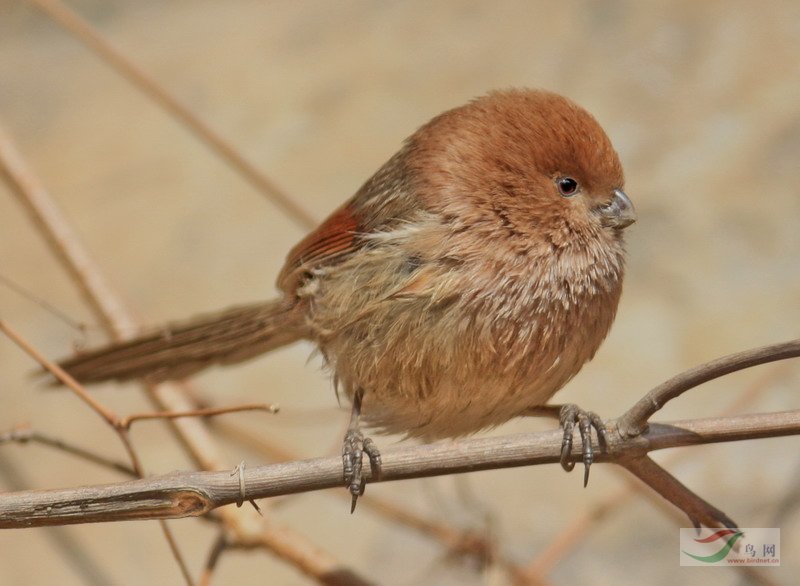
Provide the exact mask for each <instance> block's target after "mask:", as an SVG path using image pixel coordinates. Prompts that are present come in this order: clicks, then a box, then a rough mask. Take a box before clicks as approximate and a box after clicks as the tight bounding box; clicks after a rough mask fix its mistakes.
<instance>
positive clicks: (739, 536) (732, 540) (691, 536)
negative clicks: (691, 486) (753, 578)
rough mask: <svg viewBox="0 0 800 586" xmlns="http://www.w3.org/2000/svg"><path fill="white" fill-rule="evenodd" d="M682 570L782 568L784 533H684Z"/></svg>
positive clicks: (767, 530)
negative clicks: (734, 567) (743, 567)
mask: <svg viewBox="0 0 800 586" xmlns="http://www.w3.org/2000/svg"><path fill="white" fill-rule="evenodd" d="M680 540H681V556H680V557H681V565H682V566H731V565H740V566H765V565H770V566H780V564H781V559H780V556H781V530H780V529H779V528H777V527H771V528H747V529H744V528H743V529H738V528H735V529H734V528H729V529H717V530H714V529H703V530H702V531H697V530H696V529H681V533H680Z"/></svg>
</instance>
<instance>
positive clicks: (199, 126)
mask: <svg viewBox="0 0 800 586" xmlns="http://www.w3.org/2000/svg"><path fill="white" fill-rule="evenodd" d="M28 1H29V2H30V3H31V4H33V5H34V6H36V7H37V8H39V9H41V10H42V11H43V12H44V13H45V14H46V15H47V16H49V17H50V18H52V19H53V20H54V21H55V22H56V23H58V24H59V25H61V26H62V27H64V28H65V29H66V30H67V31H69V32H70V33H71V34H72V35H74V36H75V38H77V39H78V40H79V41H81V42H82V43H83V44H84V45H86V47H88V48H89V50H91V51H92V52H93V53H94V54H95V55H97V56H98V57H100V58H101V59H102V60H103V61H105V62H106V63H107V64H108V65H109V66H111V67H112V68H113V69H114V70H115V71H116V72H117V73H119V74H120V75H122V76H123V77H124V78H125V79H127V80H128V81H129V82H130V83H131V84H133V85H134V86H135V87H136V88H138V89H139V90H141V91H142V92H144V93H145V94H146V95H147V96H149V97H150V98H151V99H152V100H153V101H154V102H155V103H156V104H158V105H159V106H161V107H162V108H163V109H164V110H165V111H167V112H168V113H169V114H171V115H172V116H173V117H174V118H175V119H176V120H177V121H178V122H180V123H181V124H183V125H184V126H185V127H186V128H188V129H189V130H190V131H191V132H192V133H193V134H194V135H195V136H196V137H197V138H198V139H200V141H201V142H203V143H204V144H205V145H206V146H208V147H209V148H210V149H211V150H212V151H213V152H214V153H215V154H216V155H217V156H219V157H220V158H221V159H222V160H224V161H225V162H226V163H228V164H229V165H230V166H231V167H232V168H233V169H235V170H236V171H237V172H238V173H239V174H240V175H241V176H242V177H244V178H245V179H246V180H247V181H249V182H250V184H251V185H253V186H254V187H255V188H256V189H257V190H258V191H260V192H261V193H262V194H263V195H264V196H266V197H267V199H269V200H270V201H271V202H272V203H274V204H275V205H276V206H277V207H278V208H279V209H280V210H281V211H283V212H284V213H285V214H286V215H287V216H289V217H290V218H291V219H292V221H294V222H295V223H296V224H297V226H298V227H300V228H303V229H304V230H309V229H311V228H313V227H314V226H315V225H316V224H317V222H316V220H315V219H314V217H313V216H312V215H311V214H310V213H308V212H307V211H306V210H305V209H304V208H303V207H301V206H300V205H298V204H297V203H296V202H295V201H294V200H293V199H292V198H291V197H289V196H288V195H287V194H286V193H284V192H283V191H282V190H280V189H279V188H278V187H277V186H276V185H275V184H274V183H273V182H272V181H270V179H269V178H267V176H266V175H265V174H264V173H262V172H261V171H260V170H259V169H258V168H257V167H256V166H255V165H253V164H252V163H251V162H250V161H248V160H247V159H246V158H245V157H244V156H243V155H242V154H241V153H240V152H239V151H238V150H237V149H236V147H234V146H233V145H232V144H231V143H230V142H228V141H227V140H225V139H224V138H223V137H222V136H221V135H220V134H219V133H218V132H217V131H215V130H214V129H213V128H211V126H209V125H208V124H206V123H205V122H204V121H203V120H202V119H201V118H200V117H199V116H198V115H197V114H195V113H194V112H192V111H191V110H190V109H189V108H188V107H187V106H186V105H185V104H183V103H181V101H180V100H179V99H178V98H176V97H175V96H174V95H172V94H171V93H169V92H168V91H167V90H166V89H165V88H164V87H162V86H161V85H160V84H158V83H157V82H156V81H155V79H153V78H152V77H151V76H150V75H148V74H147V73H145V71H144V70H143V69H142V68H141V67H140V66H139V65H137V64H135V63H134V62H133V61H132V60H131V59H129V58H128V57H126V56H125V55H124V54H123V53H122V52H121V51H120V50H119V49H117V48H116V47H115V46H114V45H113V44H112V43H111V42H110V41H109V40H108V39H106V38H105V37H104V36H103V35H101V34H100V33H99V32H98V31H97V29H95V28H94V27H93V26H92V25H91V24H90V23H89V22H88V21H87V20H85V19H84V18H82V17H81V16H79V15H78V14H77V13H76V12H74V11H73V10H71V9H70V8H69V7H68V6H67V5H65V4H64V3H63V2H60V1H59V0H28Z"/></svg>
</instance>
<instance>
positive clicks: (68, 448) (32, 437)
mask: <svg viewBox="0 0 800 586" xmlns="http://www.w3.org/2000/svg"><path fill="white" fill-rule="evenodd" d="M5 442H16V443H20V444H27V443H37V444H41V445H43V446H48V447H51V448H55V449H57V450H60V451H62V452H66V453H67V454H72V455H73V456H77V457H78V458H81V459H83V460H86V461H88V462H92V463H93V464H99V465H100V466H103V467H105V468H109V469H111V470H115V471H117V472H122V473H123V474H125V475H127V476H133V477H135V476H136V471H135V470H134V469H133V468H131V467H130V466H128V465H127V464H125V463H123V462H118V461H116V460H111V459H110V458H106V457H105V456H101V455H99V454H95V453H94V452H90V451H89V450H86V449H84V448H81V447H79V446H76V445H73V444H71V443H69V442H66V441H64V440H62V439H58V438H54V437H52V436H49V435H47V434H44V433H42V432H40V431H34V430H33V429H31V427H30V426H28V425H20V426H17V427H15V428H14V429H12V430H11V431H8V432H6V433H2V434H0V444H2V443H5Z"/></svg>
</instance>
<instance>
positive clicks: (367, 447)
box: [342, 429, 381, 513]
mask: <svg viewBox="0 0 800 586" xmlns="http://www.w3.org/2000/svg"><path fill="white" fill-rule="evenodd" d="M364 454H366V455H367V457H368V458H369V465H370V470H371V472H372V479H373V480H376V479H377V478H378V477H379V476H380V473H381V453H380V452H379V451H378V447H377V446H376V445H375V442H373V441H372V440H371V439H370V438H368V437H366V438H365V437H364V434H363V433H361V431H360V430H357V429H356V430H349V431H348V432H347V433H346V434H345V436H344V443H343V445H342V469H343V476H344V483H345V486H347V489H348V490H349V491H350V495H351V496H352V501H351V504H350V513H352V512H353V511H355V510H356V503H357V502H358V497H360V496H361V495H363V494H364V489H365V488H366V486H367V479H366V478H364V476H363V474H362V466H363V463H362V457H363V455H364Z"/></svg>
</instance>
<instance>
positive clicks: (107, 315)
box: [0, 126, 366, 584]
mask: <svg viewBox="0 0 800 586" xmlns="http://www.w3.org/2000/svg"><path fill="white" fill-rule="evenodd" d="M0 174H2V176H4V177H6V178H7V179H8V182H9V185H10V186H11V187H12V191H13V192H14V193H15V194H17V195H18V196H19V199H20V201H21V202H22V203H23V205H24V206H25V208H26V209H27V210H28V211H29V213H30V214H31V216H32V217H33V219H34V223H35V225H36V226H37V228H39V231H40V232H41V234H42V235H43V236H44V237H45V239H46V240H47V242H48V243H49V244H50V246H51V249H52V250H53V252H54V254H55V255H56V256H57V258H58V259H59V260H60V261H61V263H62V265H63V266H64V267H65V268H66V270H67V272H68V273H69V275H70V276H71V277H72V278H73V280H74V281H75V283H76V285H77V286H78V287H79V289H80V290H81V292H82V293H83V295H84V297H85V298H86V300H87V301H88V303H89V304H90V306H91V308H92V309H93V310H94V312H95V314H96V315H97V316H98V317H99V318H100V319H101V321H102V323H103V325H104V326H105V328H106V330H107V331H108V332H109V334H110V335H111V336H112V337H113V338H114V339H122V338H124V337H125V336H126V335H130V334H131V333H133V332H135V331H136V329H137V323H136V320H135V319H134V317H133V315H132V313H131V312H130V311H129V310H128V309H127V308H126V307H125V306H124V304H123V303H122V301H121V299H120V296H119V295H118V294H117V293H116V292H115V291H114V290H113V289H112V288H111V286H110V285H109V284H108V282H107V281H106V279H105V278H104V277H103V274H102V271H101V270H100V267H99V266H97V264H96V263H95V262H94V261H93V259H92V258H91V257H90V256H89V254H88V253H87V251H86V249H85V248H84V246H83V245H82V243H81V242H80V240H79V238H78V237H77V235H76V234H75V232H74V231H73V230H72V228H71V226H70V225H69V224H68V223H67V221H66V220H65V218H64V216H63V215H62V214H61V212H60V210H59V209H58V207H57V206H56V205H55V203H54V202H53V201H52V199H51V198H50V196H49V194H48V193H47V191H46V190H45V188H44V186H43V185H42V183H41V182H40V181H39V180H38V178H37V177H36V176H35V175H34V174H33V172H32V171H31V170H30V169H29V168H28V166H27V165H26V164H25V162H24V161H23V159H22V156H21V155H20V154H19V152H18V151H17V149H16V148H15V146H14V144H13V143H12V141H11V139H10V138H9V137H8V136H7V135H6V134H4V133H3V131H2V126H0ZM145 390H146V391H147V393H148V396H149V398H150V399H151V400H152V401H153V402H154V403H155V404H156V405H157V407H158V408H159V410H160V411H172V412H183V411H191V410H193V409H195V406H194V405H193V404H192V402H191V401H190V400H188V399H187V398H186V397H185V396H184V394H183V393H182V391H181V390H180V387H179V386H177V385H173V384H162V385H157V386H154V385H145ZM171 425H172V427H173V429H174V430H175V431H176V433H177V434H178V437H179V438H180V440H181V442H182V443H183V445H184V446H185V447H186V448H187V449H188V451H189V452H190V454H191V455H192V457H193V458H194V459H195V460H196V461H197V462H198V464H199V465H200V466H201V467H203V468H205V469H207V470H213V469H220V468H222V467H223V465H222V464H221V462H222V457H221V456H220V452H219V449H218V448H217V445H216V442H215V441H214V439H213V437H212V436H211V434H210V433H209V432H208V429H207V427H206V426H205V425H204V423H203V421H202V420H200V419H197V418H180V419H174V420H171ZM125 433H127V431H125ZM219 517H220V518H221V519H222V520H223V522H224V523H225V526H226V527H227V528H228V529H229V530H230V531H231V532H232V534H233V535H234V536H235V539H236V540H238V542H240V543H242V544H244V545H250V546H253V545H257V546H259V547H263V548H265V549H267V550H268V551H271V552H273V553H274V554H275V555H276V556H278V557H279V558H281V559H283V560H284V561H286V562H288V563H290V564H291V565H293V566H294V567H295V568H297V569H298V570H300V571H302V572H304V573H305V574H307V575H309V576H311V577H313V578H314V579H316V580H318V581H319V582H322V583H330V582H331V581H333V580H348V581H350V582H351V583H354V584H355V583H366V581H364V580H363V579H361V578H360V577H358V576H357V575H356V574H355V573H354V572H352V571H351V570H349V569H348V568H346V567H343V566H342V565H341V564H340V563H339V562H338V561H337V560H336V559H335V558H333V557H332V556H331V555H330V554H328V553H327V552H325V551H324V550H322V549H321V548H319V547H318V546H316V545H314V544H312V543H310V542H309V541H308V540H307V539H306V538H305V537H303V536H302V535H300V534H298V533H296V532H294V531H292V530H291V529H289V528H288V527H283V526H280V525H278V524H276V523H274V522H270V523H266V522H265V521H264V520H263V519H262V518H261V517H259V516H258V514H257V513H255V511H250V510H248V509H230V508H229V509H222V510H221V511H220V512H219ZM168 539H169V536H168ZM170 546H171V547H173V551H175V550H174V542H173V541H171V540H170ZM183 567H184V566H183V564H182V570H183ZM187 578H188V576H187Z"/></svg>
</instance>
